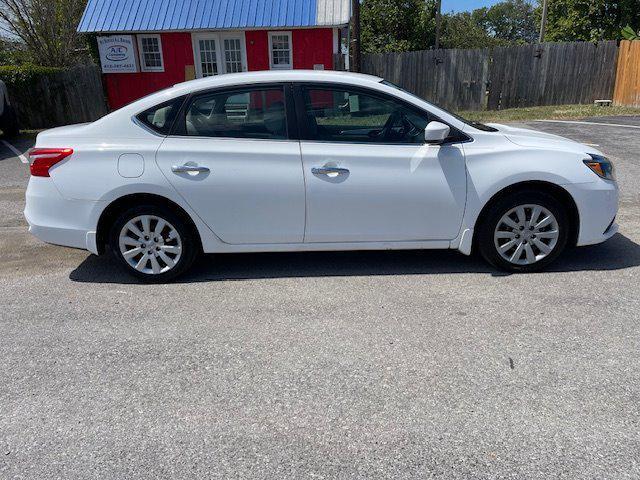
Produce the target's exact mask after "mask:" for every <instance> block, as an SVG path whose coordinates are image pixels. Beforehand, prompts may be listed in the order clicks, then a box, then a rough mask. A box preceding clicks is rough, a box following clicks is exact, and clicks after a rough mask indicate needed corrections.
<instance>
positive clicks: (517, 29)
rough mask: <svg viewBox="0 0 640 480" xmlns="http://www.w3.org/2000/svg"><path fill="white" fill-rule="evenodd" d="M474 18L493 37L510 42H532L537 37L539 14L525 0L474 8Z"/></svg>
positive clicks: (511, 0)
mask: <svg viewBox="0 0 640 480" xmlns="http://www.w3.org/2000/svg"><path fill="white" fill-rule="evenodd" d="M473 16H474V18H476V20H477V21H478V23H479V24H481V25H483V26H484V28H485V29H486V30H487V31H488V32H490V33H491V35H493V36H494V37H495V38H499V39H501V40H506V41H508V42H510V43H533V42H535V41H536V40H537V39H538V28H539V26H538V24H539V18H538V17H539V15H538V13H537V9H536V8H535V7H534V6H533V5H532V4H531V3H529V2H528V1H526V0H507V1H504V2H500V3H496V4H495V5H493V6H492V7H491V8H480V9H478V10H474V12H473Z"/></svg>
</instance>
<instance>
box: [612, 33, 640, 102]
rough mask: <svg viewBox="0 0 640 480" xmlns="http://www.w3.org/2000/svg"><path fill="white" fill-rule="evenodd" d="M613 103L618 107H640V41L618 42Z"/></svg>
mask: <svg viewBox="0 0 640 480" xmlns="http://www.w3.org/2000/svg"><path fill="white" fill-rule="evenodd" d="M613 101H614V102H615V103H616V104H618V105H631V106H635V107H640V41H629V40H623V41H622V42H620V51H619V53H618V72H617V76H616V88H615V93H614V94H613Z"/></svg>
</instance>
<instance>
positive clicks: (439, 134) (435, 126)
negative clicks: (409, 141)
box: [424, 122, 451, 145]
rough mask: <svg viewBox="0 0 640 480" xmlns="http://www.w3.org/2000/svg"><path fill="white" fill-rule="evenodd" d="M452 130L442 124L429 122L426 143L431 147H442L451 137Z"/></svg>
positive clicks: (425, 132) (425, 135)
mask: <svg viewBox="0 0 640 480" xmlns="http://www.w3.org/2000/svg"><path fill="white" fill-rule="evenodd" d="M450 131H451V128H450V127H449V125H445V124H444V123H440V122H429V123H428V125H427V126H426V128H425V129H424V141H425V142H426V143H428V144H429V145H440V144H441V143H442V142H444V141H445V139H446V138H447V137H448V136H449V132H450Z"/></svg>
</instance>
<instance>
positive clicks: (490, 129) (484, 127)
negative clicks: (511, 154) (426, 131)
mask: <svg viewBox="0 0 640 480" xmlns="http://www.w3.org/2000/svg"><path fill="white" fill-rule="evenodd" d="M380 83H381V84H383V85H387V86H388V87H392V88H395V89H396V90H400V91H401V92H404V93H406V94H407V95H411V96H412V97H413V98H417V99H418V100H421V101H423V102H425V101H426V100H425V99H424V98H421V97H419V96H418V95H416V94H415V93H411V92H410V91H409V90H405V89H404V88H402V87H400V86H398V85H396V84H395V83H393V82H389V81H388V80H382V81H381V82H380ZM438 108H439V109H440V110H443V111H445V112H447V113H448V114H449V115H451V116H452V117H454V118H456V119H457V120H460V121H461V122H462V123H465V124H467V125H471V126H472V127H473V128H477V129H478V130H482V131H484V132H497V131H498V129H497V128H493V127H490V126H489V125H485V124H484V123H480V122H472V121H471V120H467V119H466V118H464V117H461V116H460V115H458V114H456V113H453V112H450V111H449V110H447V109H445V108H442V107H438Z"/></svg>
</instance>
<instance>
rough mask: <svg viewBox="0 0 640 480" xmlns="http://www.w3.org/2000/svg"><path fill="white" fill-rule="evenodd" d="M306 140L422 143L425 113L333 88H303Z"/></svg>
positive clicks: (427, 117) (373, 97)
mask: <svg viewBox="0 0 640 480" xmlns="http://www.w3.org/2000/svg"><path fill="white" fill-rule="evenodd" d="M303 97H304V103H305V112H306V116H307V124H308V126H309V133H308V135H309V137H310V138H309V139H310V140H319V141H328V142H344V143H386V144H389V143H400V144H407V143H410V144H412V143H413V144H415V143H424V129H425V127H426V126H427V123H429V120H430V119H429V116H428V114H426V113H424V114H421V113H418V112H416V111H415V110H412V109H410V108H408V107H406V106H404V105H403V104H402V103H401V102H396V101H393V100H391V99H387V98H381V97H378V96H374V95H367V94H365V93H362V92H361V91H359V90H358V91H356V90H354V91H350V90H348V89H344V88H339V87H338V88H333V87H328V88H324V87H303Z"/></svg>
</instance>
